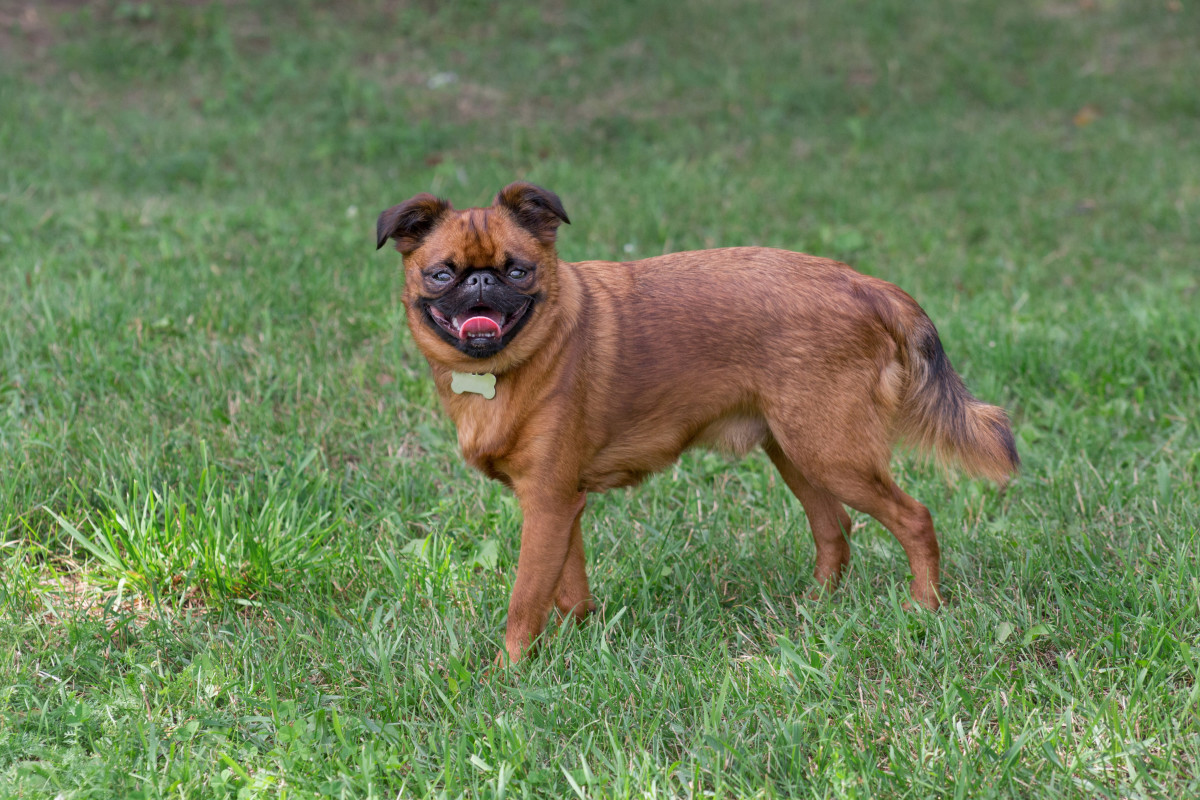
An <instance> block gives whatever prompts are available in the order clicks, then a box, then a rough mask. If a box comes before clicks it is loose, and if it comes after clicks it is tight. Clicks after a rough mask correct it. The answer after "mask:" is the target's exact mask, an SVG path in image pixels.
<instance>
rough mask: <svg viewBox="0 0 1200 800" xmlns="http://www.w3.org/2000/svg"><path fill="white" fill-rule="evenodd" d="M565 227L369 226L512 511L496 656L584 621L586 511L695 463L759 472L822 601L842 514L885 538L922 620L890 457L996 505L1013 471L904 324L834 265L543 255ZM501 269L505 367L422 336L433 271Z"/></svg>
mask: <svg viewBox="0 0 1200 800" xmlns="http://www.w3.org/2000/svg"><path fill="white" fill-rule="evenodd" d="M563 221H566V213H565V211H563V209H562V205H561V202H560V201H559V200H558V198H557V196H555V195H554V194H553V193H552V192H548V191H546V190H544V189H540V188H539V187H536V186H532V185H531V184H524V183H518V184H513V185H511V186H509V187H507V188H505V189H504V190H503V191H502V192H501V193H500V194H499V195H497V198H496V202H495V203H494V204H493V205H492V206H491V207H489V208H486V209H468V210H466V211H454V210H453V209H451V208H450V206H449V204H448V203H445V201H441V200H436V199H435V198H432V197H431V196H429V195H418V196H417V197H416V198H413V200H410V201H408V203H405V204H402V205H400V206H396V207H394V208H392V209H389V210H388V211H385V212H384V213H383V214H382V215H381V216H380V221H379V239H380V244H382V243H383V242H384V241H385V240H386V239H387V238H389V237H390V238H392V239H394V240H395V241H396V243H397V247H398V249H400V250H401V252H403V253H404V265H405V289H404V302H405V306H406V309H407V321H408V326H409V329H410V330H411V332H412V335H413V337H414V339H415V341H416V343H417V345H418V346H419V347H420V349H421V351H422V352H423V353H424V355H425V356H426V358H427V359H428V361H429V364H430V367H431V369H432V371H433V378H434V381H435V383H436V385H437V389H438V393H439V395H440V397H441V400H442V403H443V405H444V406H445V408H446V410H447V412H448V413H449V414H450V416H451V417H452V418H453V420H454V422H455V424H456V426H457V428H458V440H459V445H460V447H461V449H462V453H463V455H464V457H465V458H466V459H467V461H468V462H469V463H470V464H471V465H472V466H474V467H476V468H477V469H479V470H481V471H482V472H483V473H484V474H486V475H488V476H490V477H492V478H495V479H497V480H501V481H503V482H504V483H505V484H507V485H508V486H510V487H512V489H513V490H514V491H515V493H516V495H517V498H518V500H519V502H520V505H521V509H522V513H523V516H524V523H523V527H522V531H521V550H520V556H519V559H518V565H517V578H516V582H515V585H514V587H513V593H512V599H511V603H510V607H509V616H508V628H507V631H506V635H505V651H504V653H502V654H501V655H502V656H506V657H507V658H508V659H509V660H511V661H514V662H515V661H517V660H519V659H520V658H521V657H522V656H523V655H524V654H525V653H526V651H527V650H528V649H529V647H530V646H531V645H532V644H533V643H534V642H535V641H536V639H537V637H538V636H539V635H540V633H541V632H542V630H543V628H544V626H545V624H546V618H547V614H548V612H549V611H550V610H551V609H552V608H553V607H557V608H558V609H559V610H560V611H561V612H563V613H566V614H571V615H574V616H575V617H577V618H580V619H582V618H583V617H584V616H585V615H586V614H587V613H588V611H590V610H591V609H592V608H593V607H594V603H593V600H592V597H591V594H590V591H589V588H588V581H587V573H586V568H585V562H584V550H583V538H582V530H581V525H580V517H581V515H582V513H583V509H584V506H585V504H586V497H587V493H588V492H600V491H605V490H607V489H612V488H615V487H620V486H629V485H632V484H635V483H637V482H638V481H640V480H641V479H642V478H644V477H645V476H647V475H649V474H650V473H652V472H655V471H657V470H661V469H663V468H665V467H667V466H669V465H670V464H672V463H673V462H674V461H675V460H676V459H677V458H678V456H679V454H680V453H681V452H682V451H684V450H686V449H688V448H689V447H693V446H697V445H705V446H714V447H718V448H721V449H723V450H726V451H729V452H733V453H737V454H744V453H745V452H747V451H748V450H750V449H752V448H754V447H762V448H763V449H764V450H765V451H766V453H767V455H768V456H769V457H770V459H771V461H772V463H773V464H774V465H775V466H776V468H777V469H778V470H779V472H780V474H781V476H782V478H783V480H784V482H785V484H786V485H787V486H788V488H789V489H791V491H792V492H793V493H794V494H795V495H796V497H797V498H798V499H799V501H800V503H801V504H802V506H803V507H804V510H805V512H806V514H807V516H808V518H809V523H810V527H811V528H812V533H813V538H814V541H815V543H816V548H817V554H816V569H815V578H816V581H817V584H818V587H819V589H820V590H826V589H832V588H833V587H834V586H836V584H837V581H838V578H839V577H840V575H841V573H842V571H843V570H844V568H845V566H846V565H847V564H848V562H849V559H850V548H849V544H848V538H849V533H850V519H849V516H848V515H847V513H846V510H845V508H844V507H843V506H844V505H848V506H851V507H853V508H856V509H858V510H860V511H863V512H866V513H868V514H870V515H871V516H873V517H875V518H876V519H878V520H879V521H880V522H881V523H882V524H883V525H884V526H885V527H887V528H888V530H890V531H891V532H892V533H893V534H894V535H895V536H896V538H897V540H898V541H899V542H900V544H901V545H902V546H903V548H904V551H905V553H906V555H907V556H908V560H909V568H910V571H911V573H912V575H913V579H912V583H911V587H910V591H911V594H912V597H913V600H914V601H915V602H916V603H918V604H919V605H921V606H923V607H925V608H928V609H935V608H937V606H938V605H939V603H940V596H939V592H938V579H939V549H938V543H937V537H936V535H935V533H934V529H933V523H932V520H931V518H930V515H929V511H928V510H927V509H926V508H925V507H924V506H923V505H921V504H920V503H918V502H917V501H916V500H914V499H912V498H911V497H909V496H908V495H907V494H905V493H904V492H902V491H901V490H900V489H899V487H897V486H896V484H895V483H894V482H893V481H892V478H891V475H890V470H889V466H888V465H889V461H890V458H891V454H892V450H893V448H894V447H895V446H896V445H897V444H898V443H899V442H900V441H902V440H903V441H905V442H906V443H908V444H910V445H912V446H914V447H916V448H918V449H921V450H924V451H928V452H930V453H933V454H936V455H938V456H939V457H941V458H943V459H944V460H949V461H952V462H957V463H958V464H960V465H961V466H962V467H963V468H965V469H966V471H967V472H969V473H971V474H975V475H980V476H984V477H987V478H990V479H992V480H994V481H996V482H997V483H1000V484H1003V483H1004V482H1005V481H1006V480H1007V478H1008V477H1009V475H1011V474H1012V473H1013V472H1014V471H1015V470H1016V468H1017V465H1018V459H1017V454H1016V449H1015V447H1014V444H1013V437H1012V433H1011V430H1010V427H1009V423H1008V419H1007V417H1006V415H1005V414H1004V412H1003V411H1002V410H1001V409H999V408H996V407H994V406H989V405H986V404H984V403H981V402H980V401H978V400H976V399H975V398H974V397H972V396H971V394H970V393H969V392H968V391H967V389H966V387H965V386H964V385H963V383H962V381H961V379H960V378H959V376H958V375H957V374H956V373H955V372H954V370H953V369H952V368H951V366H950V363H949V361H948V360H947V358H946V356H945V353H944V352H943V350H942V346H941V343H940V341H939V340H938V337H937V332H936V330H935V329H934V326H933V323H932V322H931V321H930V320H929V318H928V317H927V316H926V315H925V313H924V312H923V311H922V310H921V308H920V307H919V306H918V305H917V303H916V302H915V301H914V300H913V299H912V298H911V297H910V296H909V295H907V294H906V293H904V292H903V291H901V290H900V289H899V288H897V287H896V286H894V285H892V284H890V283H887V282H885V281H882V280H878V279H876V278H872V277H869V276H866V275H862V274H859V273H857V272H855V271H854V270H852V269H851V268H850V267H848V266H846V265H844V264H840V263H837V262H834V261H830V260H828V259H823V258H817V257H813V256H809V255H803V254H799V253H792V252H787V251H783V250H774V249H768V248H761V247H740V248H729V249H721V250H702V251H694V252H685V253H674V254H670V255H664V256H659V257H656V258H649V259H645V260H643V261H636V262H632V263H615V262H606V261H585V262H579V263H568V262H564V261H560V260H559V259H558V257H557V254H556V250H555V246H554V242H555V230H556V228H557V227H558V225H559V223H560V222H563ZM513 259H516V260H518V261H523V262H529V263H531V264H535V265H536V269H535V270H534V274H535V280H534V281H533V284H532V285H531V286H526V287H525V288H524V289H522V291H523V292H524V293H525V294H526V295H528V296H529V297H532V298H534V300H533V301H532V310H531V311H530V312H528V319H525V320H524V321H523V322H524V326H523V327H522V328H521V329H520V330H519V331H518V332H516V333H515V335H513V336H512V338H511V341H507V343H506V344H504V346H503V348H502V349H500V350H499V351H498V352H495V353H493V354H490V355H488V356H487V357H484V358H477V357H472V356H470V355H468V354H466V353H464V352H462V351H461V350H460V349H459V348H458V347H457V346H456V344H452V341H453V337H450V336H447V335H446V334H444V333H439V331H438V330H437V326H436V325H434V324H432V323H431V322H430V321H429V320H428V318H427V316H428V315H427V312H426V311H425V306H424V305H423V304H427V303H429V302H432V301H436V299H437V297H438V296H439V294H440V293H442V292H443V290H442V289H440V288H437V289H433V288H431V286H432V284H431V283H430V279H429V277H428V275H429V271H430V270H431V269H436V268H437V267H438V265H443V264H450V265H453V267H454V273H455V280H456V281H461V280H462V279H463V275H464V274H471V273H473V272H475V271H484V272H489V273H492V274H496V275H503V270H504V269H505V268H506V267H505V264H506V263H510V262H511V261H512V260H513ZM513 274H516V273H513ZM439 277H444V276H439ZM526 289H527V291H526ZM456 371H457V372H469V373H492V374H494V375H495V376H496V387H495V388H496V396H495V398H494V399H490V400H489V399H485V398H484V397H483V396H481V395H478V394H473V393H466V394H455V393H454V392H453V391H452V390H451V381H452V373H453V372H456Z"/></svg>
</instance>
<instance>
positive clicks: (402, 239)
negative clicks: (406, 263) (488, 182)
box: [375, 192, 451, 255]
mask: <svg viewBox="0 0 1200 800" xmlns="http://www.w3.org/2000/svg"><path fill="white" fill-rule="evenodd" d="M450 208H451V206H450V204H449V203H447V202H446V201H445V200H442V199H441V198H440V197H434V196H433V195H431V194H428V193H426V192H422V193H421V194H419V195H417V196H416V197H414V198H412V199H411V200H405V201H404V202H403V203H401V204H400V205H398V206H392V207H391V208H389V209H388V210H387V211H385V212H383V213H382V214H380V215H379V222H377V223H376V224H375V236H376V238H377V239H378V241H377V242H376V244H375V249H376V250H378V249H379V248H381V247H383V245H384V244H385V243H386V242H387V240H388V239H395V240H396V249H397V250H399V251H400V252H401V253H404V254H405V255H408V254H409V253H411V252H412V251H413V250H416V249H417V247H419V246H420V244H421V240H422V239H424V238H425V236H426V235H428V233H429V232H430V231H431V230H433V226H434V225H436V224H437V222H438V220H439V219H441V218H442V215H443V214H445V213H446V212H447V211H449V210H450Z"/></svg>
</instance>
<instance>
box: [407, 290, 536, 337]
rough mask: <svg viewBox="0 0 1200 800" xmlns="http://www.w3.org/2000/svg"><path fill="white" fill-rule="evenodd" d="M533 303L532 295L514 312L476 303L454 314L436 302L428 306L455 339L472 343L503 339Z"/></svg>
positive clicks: (440, 326) (437, 321) (433, 315)
mask: <svg viewBox="0 0 1200 800" xmlns="http://www.w3.org/2000/svg"><path fill="white" fill-rule="evenodd" d="M532 305H533V301H532V300H531V299H529V300H526V301H525V302H524V304H522V306H521V307H520V308H519V309H517V310H516V311H515V312H513V313H512V314H505V313H504V312H503V311H500V310H498V309H495V308H490V307H489V306H484V305H477V306H472V307H471V308H468V309H467V310H466V311H463V312H462V313H459V314H455V315H454V316H452V317H447V316H446V315H445V314H443V313H442V312H441V311H439V310H438V308H437V307H436V306H428V309H429V318H430V319H432V320H433V321H434V322H435V323H437V325H438V327H439V328H441V329H442V330H444V331H446V333H448V334H450V335H451V336H453V337H454V338H455V339H458V340H459V341H460V342H465V343H466V344H470V345H487V344H492V343H495V342H498V341H500V340H501V339H503V338H504V336H505V334H507V333H508V332H509V331H511V330H512V329H513V328H514V327H516V325H517V323H518V322H520V321H521V318H522V317H524V316H525V313H526V312H527V311H529V307H530V306H532Z"/></svg>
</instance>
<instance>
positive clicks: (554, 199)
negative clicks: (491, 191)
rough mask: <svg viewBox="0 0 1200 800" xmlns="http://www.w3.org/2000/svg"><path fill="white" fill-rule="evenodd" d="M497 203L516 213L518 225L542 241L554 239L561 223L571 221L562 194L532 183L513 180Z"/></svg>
mask: <svg viewBox="0 0 1200 800" xmlns="http://www.w3.org/2000/svg"><path fill="white" fill-rule="evenodd" d="M493 204H494V205H497V206H503V207H504V208H507V209H508V210H509V211H510V212H512V215H513V216H514V217H516V220H517V224H519V225H520V226H521V227H522V228H524V229H525V230H527V231H529V232H530V233H532V234H533V235H534V236H535V237H537V240H538V241H539V242H541V243H542V244H551V243H552V242H553V241H554V238H555V236H556V235H557V232H558V226H559V223H562V222H565V223H567V224H568V225H569V224H571V220H569V219H567V212H566V211H565V210H564V209H563V205H562V201H561V200H559V199H558V195H556V194H555V193H554V192H552V191H550V190H549V189H543V188H542V187H540V186H534V185H533V184H532V183H523V182H517V183H510V184H509V185H508V186H505V187H504V188H503V189H501V190H500V193H499V194H497V195H496V199H495V200H494V201H493Z"/></svg>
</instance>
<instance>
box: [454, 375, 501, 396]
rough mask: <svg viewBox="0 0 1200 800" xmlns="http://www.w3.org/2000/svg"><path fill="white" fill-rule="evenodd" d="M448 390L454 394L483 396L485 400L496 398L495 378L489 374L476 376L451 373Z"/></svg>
mask: <svg viewBox="0 0 1200 800" xmlns="http://www.w3.org/2000/svg"><path fill="white" fill-rule="evenodd" d="M450 389H451V390H452V391H453V392H454V393H455V394H462V393H463V392H474V393H475V394H481V395H483V398H484V399H485V400H491V399H492V398H493V397H495V396H496V376H495V375H493V374H492V373H490V372H485V373H484V374H482V375H476V374H475V373H473V372H451V373H450Z"/></svg>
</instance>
